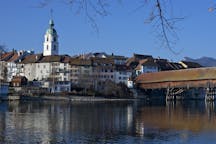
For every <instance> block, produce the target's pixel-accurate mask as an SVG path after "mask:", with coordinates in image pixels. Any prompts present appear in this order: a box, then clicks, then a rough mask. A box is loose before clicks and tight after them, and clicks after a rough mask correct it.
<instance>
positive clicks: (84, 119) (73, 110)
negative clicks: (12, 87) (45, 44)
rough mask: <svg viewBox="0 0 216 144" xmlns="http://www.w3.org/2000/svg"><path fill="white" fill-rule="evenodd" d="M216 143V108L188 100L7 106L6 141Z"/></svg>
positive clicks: (2, 123)
mask: <svg viewBox="0 0 216 144" xmlns="http://www.w3.org/2000/svg"><path fill="white" fill-rule="evenodd" d="M215 141H216V108H215V105H214V103H206V102H204V101H185V102H156V101H153V102H149V101H147V102H146V101H127V102H126V101H125V102H123V101H122V102H121V101H118V102H114V101H112V102H56V101H42V102H40V101H34V102H18V101H17V102H1V103H0V143H22V144H29V143H31V144H34V143H35V144H38V143H42V144H49V143H53V144H56V143H59V144H61V143H62V144H69V143H98V144H101V143H122V144H125V143H145V144H146V143H147V144H148V143H149V144H151V143H153V144H154V143H155V144H158V143H161V144H163V143H164V144H174V143H176V144H185V143H188V144H194V143H195V144H203V143H206V144H207V143H215Z"/></svg>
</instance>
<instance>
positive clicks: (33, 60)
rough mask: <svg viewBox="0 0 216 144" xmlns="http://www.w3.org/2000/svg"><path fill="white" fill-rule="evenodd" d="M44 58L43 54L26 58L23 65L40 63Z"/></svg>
mask: <svg viewBox="0 0 216 144" xmlns="http://www.w3.org/2000/svg"><path fill="white" fill-rule="evenodd" d="M42 57H43V55H42V54H33V55H28V56H26V57H25V58H24V59H23V60H22V61H21V63H24V64H27V63H36V62H38V61H40V59H41V58H42Z"/></svg>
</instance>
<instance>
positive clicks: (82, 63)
mask: <svg viewBox="0 0 216 144" xmlns="http://www.w3.org/2000/svg"><path fill="white" fill-rule="evenodd" d="M91 64H92V61H91V60H89V59H80V58H71V59H70V65H77V66H85V65H88V66H89V65H91Z"/></svg>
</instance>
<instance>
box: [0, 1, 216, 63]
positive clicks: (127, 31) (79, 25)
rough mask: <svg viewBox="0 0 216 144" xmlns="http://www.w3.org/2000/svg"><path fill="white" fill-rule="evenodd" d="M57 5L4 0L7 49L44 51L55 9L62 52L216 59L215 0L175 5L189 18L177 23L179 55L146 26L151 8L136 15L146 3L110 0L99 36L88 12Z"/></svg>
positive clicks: (1, 13) (1, 29)
mask: <svg viewBox="0 0 216 144" xmlns="http://www.w3.org/2000/svg"><path fill="white" fill-rule="evenodd" d="M53 1H54V2H50V4H49V5H48V6H46V7H44V8H38V7H36V6H37V5H38V0H1V1H0V18H1V21H0V44H4V45H6V47H7V49H8V50H11V49H13V48H14V49H17V50H22V49H23V50H31V49H33V50H34V51H35V52H36V53H40V52H42V50H43V40H44V33H45V31H46V29H47V28H48V22H49V19H50V9H51V8H52V9H53V11H54V12H53V19H54V23H55V28H56V30H57V32H58V35H59V44H60V49H59V52H60V54H69V55H77V54H82V53H88V52H106V53H108V54H111V53H114V54H116V55H125V56H128V57H130V56H132V55H133V53H140V54H148V55H153V56H154V57H161V58H167V59H169V60H173V61H179V60H181V59H183V58H184V57H185V56H189V57H192V58H199V57H202V56H209V57H214V58H216V56H215V53H214V52H216V11H215V12H209V11H208V8H209V7H210V6H211V5H213V4H214V0H190V1H188V0H181V1H177V0H176V1H175V0H172V1H171V2H172V3H171V5H172V8H173V14H174V15H176V16H184V17H185V19H184V20H183V21H181V22H179V23H178V25H177V28H178V29H177V33H178V37H179V40H178V41H177V42H176V44H175V46H174V49H176V51H179V50H181V53H180V54H179V55H175V54H173V53H172V52H171V51H170V50H168V49H167V48H164V47H162V46H161V41H160V40H159V39H158V38H157V35H156V29H154V28H153V27H152V25H151V24H145V23H144V21H145V19H146V18H147V16H148V14H149V12H150V9H149V7H147V6H146V7H143V8H142V9H139V10H137V11H134V10H135V9H136V8H137V7H138V6H139V5H140V3H141V2H142V1H144V0H136V2H134V1H135V0H133V1H132V0H122V3H121V4H119V3H117V2H116V1H115V0H113V1H112V0H110V1H111V6H110V7H109V8H108V10H109V12H110V15H109V16H107V17H97V19H96V23H97V25H98V28H99V33H96V32H95V31H94V29H92V27H91V26H90V24H89V23H88V21H87V19H86V17H85V16H84V14H82V13H81V14H79V15H77V14H75V10H74V9H73V8H71V7H70V6H68V5H65V4H63V3H62V2H61V1H60V0H53ZM215 3H216V1H215Z"/></svg>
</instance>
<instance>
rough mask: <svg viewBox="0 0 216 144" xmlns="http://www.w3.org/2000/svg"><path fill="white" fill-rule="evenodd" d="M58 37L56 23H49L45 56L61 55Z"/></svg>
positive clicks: (45, 42) (44, 49) (45, 40)
mask: <svg viewBox="0 0 216 144" xmlns="http://www.w3.org/2000/svg"><path fill="white" fill-rule="evenodd" d="M58 46H59V44H58V35H57V32H56V30H55V29H54V21H53V20H52V19H51V20H50V21H49V28H48V29H47V30H46V33H45V35H44V43H43V56H49V55H58V54H59V53H58V52H59V47H58Z"/></svg>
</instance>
